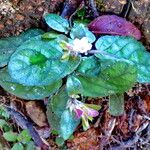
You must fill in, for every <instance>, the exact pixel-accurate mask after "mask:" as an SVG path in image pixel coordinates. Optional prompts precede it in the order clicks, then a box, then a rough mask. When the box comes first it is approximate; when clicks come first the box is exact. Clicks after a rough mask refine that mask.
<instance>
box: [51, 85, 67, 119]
mask: <svg viewBox="0 0 150 150" xmlns="http://www.w3.org/2000/svg"><path fill="white" fill-rule="evenodd" d="M68 99H69V96H68V94H67V90H66V88H65V86H63V87H62V88H61V89H60V91H59V92H58V93H56V95H54V96H53V97H52V98H51V101H50V103H51V106H52V109H53V111H54V113H55V114H56V115H57V116H58V117H60V116H61V115H62V113H63V112H64V110H65V109H66V104H67V101H68Z"/></svg>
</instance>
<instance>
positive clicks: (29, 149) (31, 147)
mask: <svg viewBox="0 0 150 150" xmlns="http://www.w3.org/2000/svg"><path fill="white" fill-rule="evenodd" d="M25 148H26V149H25V150H36V146H35V144H34V142H33V141H30V142H28V143H26V145H25Z"/></svg>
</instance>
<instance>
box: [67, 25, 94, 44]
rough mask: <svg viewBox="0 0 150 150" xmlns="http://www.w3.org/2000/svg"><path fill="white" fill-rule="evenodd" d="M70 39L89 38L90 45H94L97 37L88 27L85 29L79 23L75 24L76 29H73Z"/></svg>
mask: <svg viewBox="0 0 150 150" xmlns="http://www.w3.org/2000/svg"><path fill="white" fill-rule="evenodd" d="M70 37H71V38H72V39H75V38H78V39H82V38H83V37H87V39H88V41H89V42H90V43H93V42H94V41H95V40H96V38H95V35H94V34H93V33H92V32H91V31H89V30H88V28H87V27H85V26H84V25H83V24H77V23H76V24H74V27H73V28H72V29H71V32H70Z"/></svg>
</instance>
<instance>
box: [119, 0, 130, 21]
mask: <svg viewBox="0 0 150 150" xmlns="http://www.w3.org/2000/svg"><path fill="white" fill-rule="evenodd" d="M132 1H133V0H127V3H126V4H125V5H124V6H123V9H122V12H121V13H120V16H121V17H124V18H127V17H128V16H129V13H130V10H131V7H132Z"/></svg>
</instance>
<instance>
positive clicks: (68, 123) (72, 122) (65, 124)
mask: <svg viewBox="0 0 150 150" xmlns="http://www.w3.org/2000/svg"><path fill="white" fill-rule="evenodd" d="M79 123H80V120H79V119H76V118H75V117H74V115H73V114H72V113H71V112H70V111H69V110H68V109H66V110H65V111H64V112H63V114H62V116H61V121H60V136H61V137H63V139H64V140H67V139H68V138H69V137H70V136H71V135H72V133H73V132H74V131H75V129H76V127H77V126H78V125H79Z"/></svg>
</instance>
